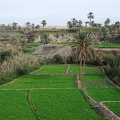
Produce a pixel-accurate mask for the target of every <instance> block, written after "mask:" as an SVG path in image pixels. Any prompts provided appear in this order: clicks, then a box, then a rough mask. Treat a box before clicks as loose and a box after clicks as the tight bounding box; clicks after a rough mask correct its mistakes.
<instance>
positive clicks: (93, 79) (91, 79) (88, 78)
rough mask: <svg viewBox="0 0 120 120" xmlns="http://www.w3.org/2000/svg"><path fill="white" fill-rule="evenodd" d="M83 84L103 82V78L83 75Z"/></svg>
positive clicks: (101, 76)
mask: <svg viewBox="0 0 120 120" xmlns="http://www.w3.org/2000/svg"><path fill="white" fill-rule="evenodd" d="M83 81H84V82H104V81H105V77H104V76H103V75H92V74H91V75H85V76H84V79H83Z"/></svg>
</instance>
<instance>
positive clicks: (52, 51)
mask: <svg viewBox="0 0 120 120" xmlns="http://www.w3.org/2000/svg"><path fill="white" fill-rule="evenodd" d="M71 50H72V48H71V47H70V46H59V45H52V44H46V45H44V46H38V47H37V48H36V49H35V52H34V53H35V54H40V55H41V56H43V57H46V58H52V57H53V56H54V55H56V54H60V55H62V56H65V57H67V56H70V54H71Z"/></svg>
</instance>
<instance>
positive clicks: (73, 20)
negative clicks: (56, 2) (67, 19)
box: [72, 18, 78, 28]
mask: <svg viewBox="0 0 120 120" xmlns="http://www.w3.org/2000/svg"><path fill="white" fill-rule="evenodd" d="M77 23H78V21H77V20H76V19H75V18H73V19H72V25H73V27H74V28H75V27H76V26H77Z"/></svg>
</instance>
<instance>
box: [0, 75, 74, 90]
mask: <svg viewBox="0 0 120 120" xmlns="http://www.w3.org/2000/svg"><path fill="white" fill-rule="evenodd" d="M75 79H76V78H75V76H23V77H20V78H18V79H17V80H16V82H14V83H11V84H7V85H4V86H0V89H32V88H33V89H34V88H76V82H75Z"/></svg>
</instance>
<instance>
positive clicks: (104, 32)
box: [99, 27, 114, 41]
mask: <svg viewBox="0 0 120 120" xmlns="http://www.w3.org/2000/svg"><path fill="white" fill-rule="evenodd" d="M113 37H114V36H113V35H112V34H111V32H110V31H109V29H108V28H107V27H102V28H101V30H100V32H99V39H100V41H107V40H110V39H112V38H113Z"/></svg>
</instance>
